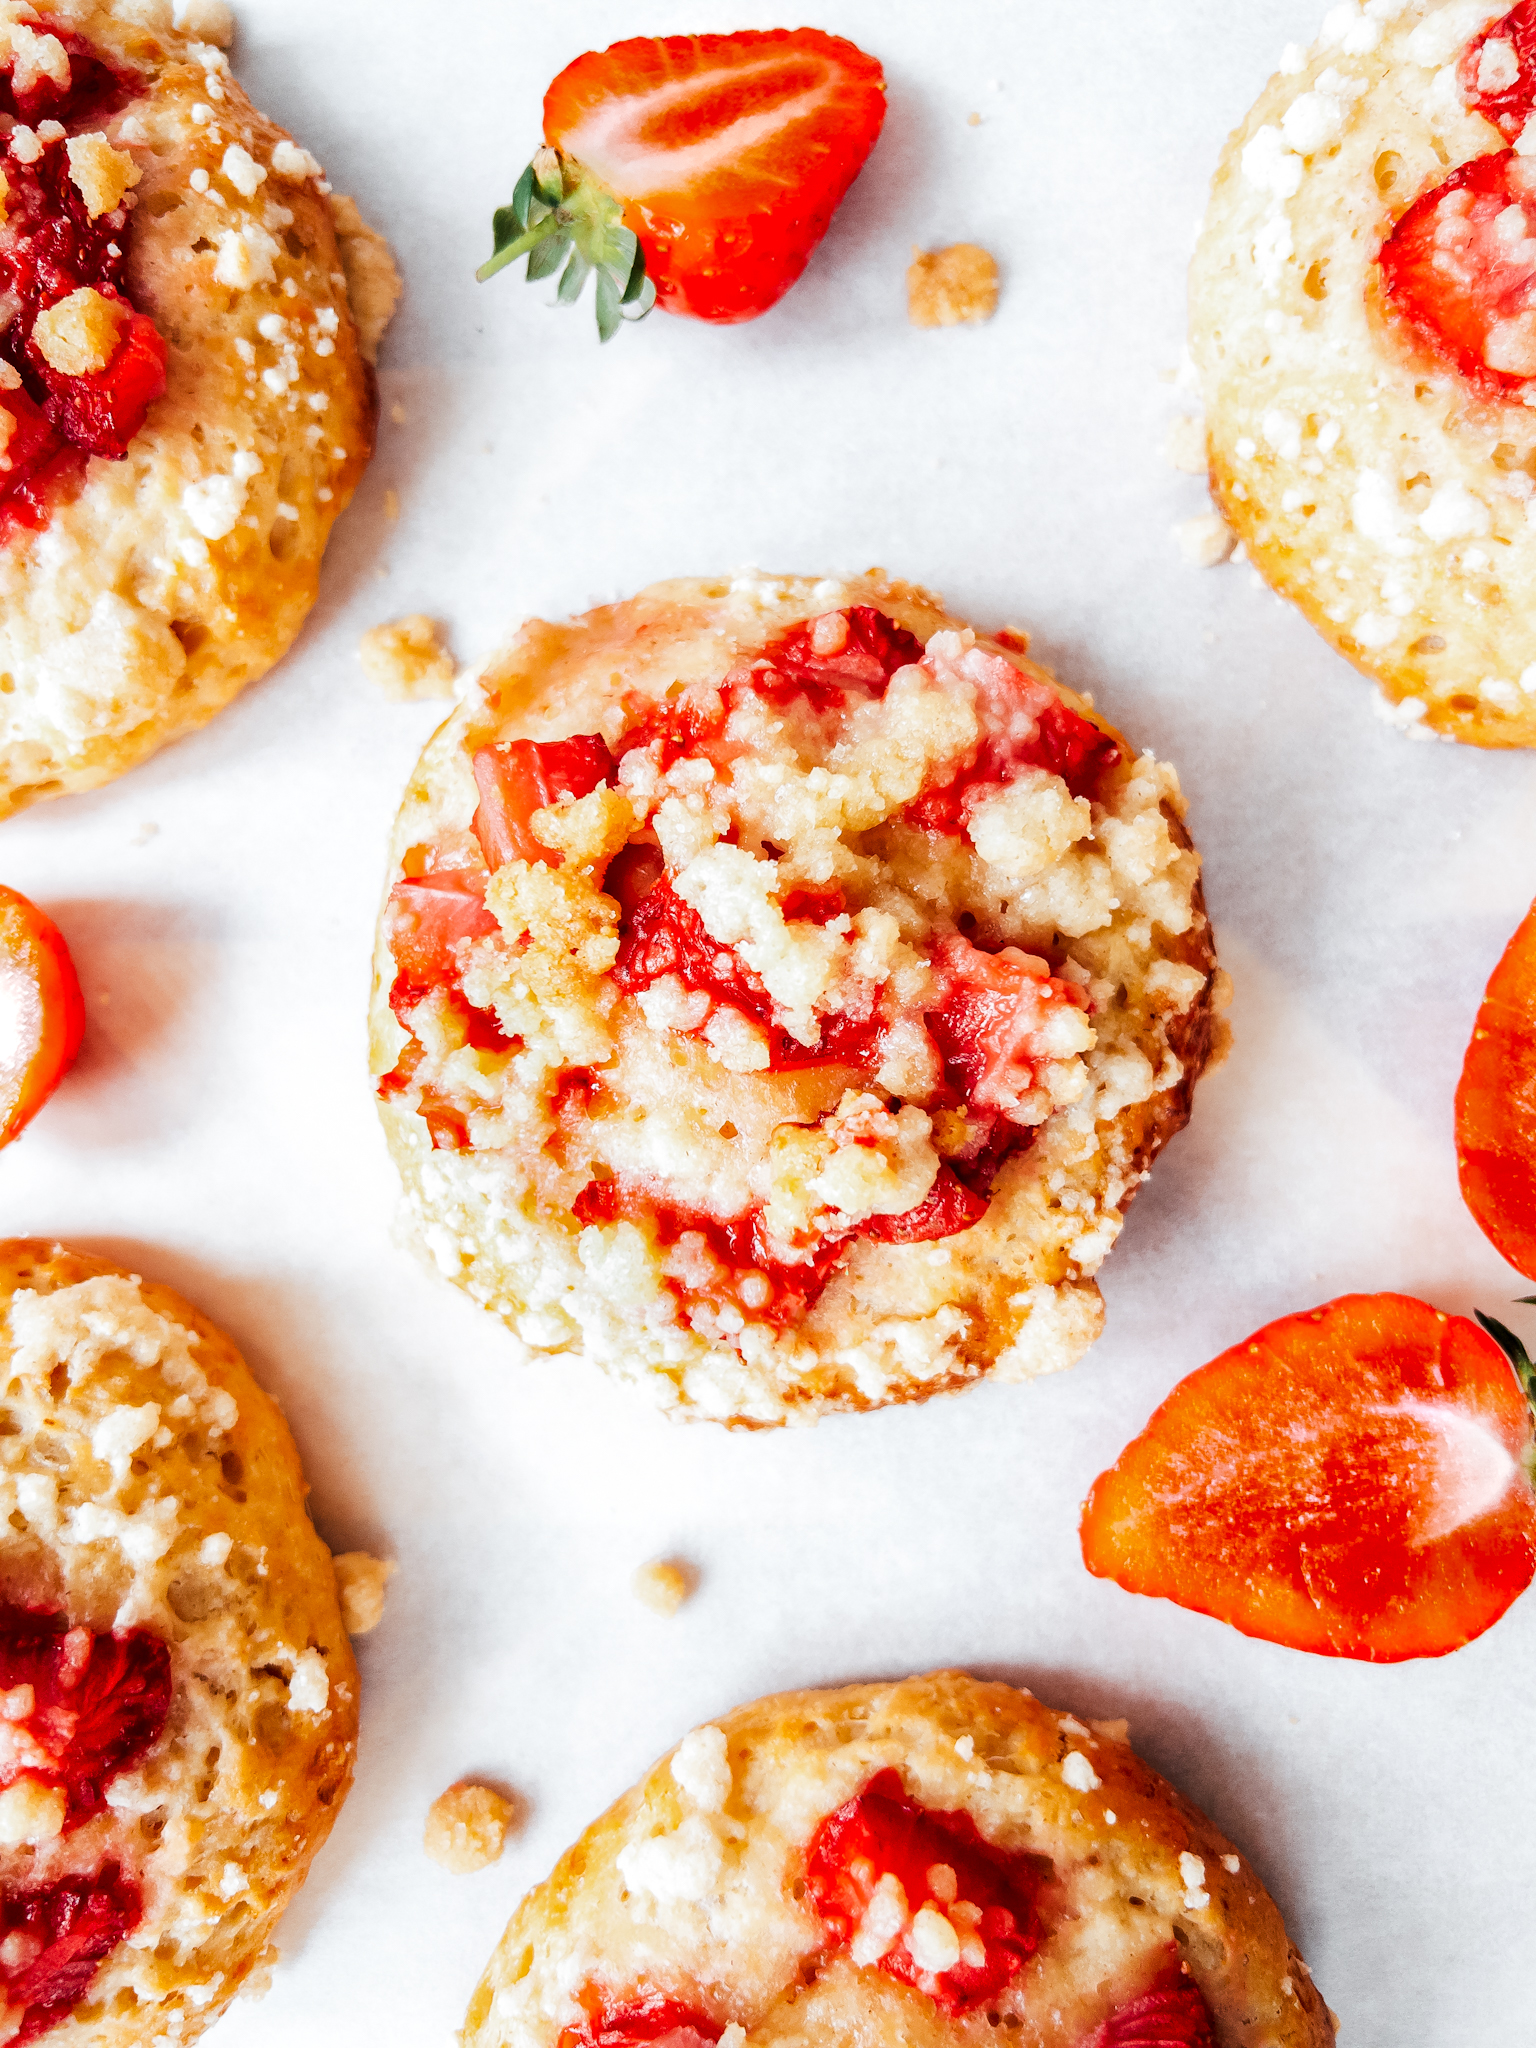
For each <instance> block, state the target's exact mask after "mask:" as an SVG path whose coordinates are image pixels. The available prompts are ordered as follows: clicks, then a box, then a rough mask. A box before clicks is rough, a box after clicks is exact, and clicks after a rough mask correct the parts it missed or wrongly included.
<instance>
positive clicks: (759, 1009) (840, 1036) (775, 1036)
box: [613, 878, 885, 1073]
mask: <svg viewBox="0 0 1536 2048" xmlns="http://www.w3.org/2000/svg"><path fill="white" fill-rule="evenodd" d="M797 896H798V897H800V898H801V899H802V901H804V902H807V903H808V905H809V907H808V908H801V909H798V910H794V911H792V909H791V906H792V905H794V904H795V901H796V897H797ZM831 901H832V898H831V896H830V894H821V893H818V894H816V895H814V896H812V895H811V894H810V892H807V891H798V890H797V891H792V892H791V894H790V895H789V897H788V898H787V899H786V901H785V905H784V911H785V915H786V916H790V915H792V914H793V915H799V916H802V917H805V918H806V919H807V921H808V922H810V923H813V924H824V923H825V922H826V921H827V919H828V918H830V917H837V916H839V915H840V914H841V899H840V898H839V899H838V907H837V908H836V909H834V908H832V907H831ZM620 931H621V936H620V940H619V957H618V959H617V961H616V962H615V963H614V969H613V978H614V980H615V981H616V982H617V983H618V985H619V987H620V988H621V989H624V990H625V991H626V992H628V993H630V994H635V995H638V994H639V992H640V991H641V990H642V989H645V988H649V987H650V985H651V983H652V982H655V981H659V980H660V979H661V978H662V976H663V975H667V974H675V975H676V976H677V978H678V980H679V981H681V982H682V983H683V984H684V986H685V987H687V988H691V989H701V990H703V991H704V993H705V994H707V995H709V996H711V997H712V998H713V999H714V1001H715V1002H717V1003H725V1004H728V1005H729V1006H730V1007H731V1008H732V1009H736V1010H740V1011H742V1012H743V1014H744V1015H746V1016H748V1017H750V1018H752V1019H753V1021H754V1022H755V1023H757V1024H760V1025H762V1027H763V1029H764V1030H765V1031H766V1032H767V1034H768V1065H769V1070H770V1072H772V1073H785V1072H788V1071H789V1070H790V1069H792V1068H795V1067H811V1066H830V1065H834V1064H835V1065H838V1066H851V1067H857V1068H858V1069H859V1070H860V1071H861V1072H866V1073H873V1072H874V1071H875V1070H876V1069H877V1068H878V1067H879V1065H880V1050H879V1047H880V1038H881V1035H882V1033H883V1031H884V1028H885V1026H884V1023H883V1020H882V1019H881V1018H880V1016H879V1015H878V1014H877V1013H876V1012H874V1011H871V1012H870V1013H869V1014H868V1015H867V1016H863V1017H855V1016H852V1015H850V1014H849V1013H847V1012H837V1013H834V1014H832V1015H829V1016H827V1017H825V1018H824V1019H823V1020H822V1026H821V1037H820V1040H819V1041H818V1043H817V1044H816V1045H814V1046H807V1045H802V1044H801V1042H800V1040H799V1039H798V1038H794V1037H792V1036H791V1035H790V1033H789V1032H787V1031H784V1030H782V1029H780V1027H779V1026H777V1025H776V1024H774V1022H773V999H772V997H771V996H770V995H769V993H768V991H767V989H766V988H764V986H763V984H762V982H761V980H760V979H759V978H758V976H757V975H755V974H754V973H753V972H752V970H751V968H750V967H748V966H747V964H746V962H745V961H744V960H742V959H741V957H740V955H739V954H738V953H737V952H736V951H735V949H734V948H733V947H730V946H726V945H722V944H721V942H720V940H718V939H714V938H711V937H710V935H709V933H708V932H707V931H706V930H705V928H704V920H703V919H702V918H701V917H700V916H699V913H698V912H697V911H696V910H695V909H694V908H693V906H692V905H691V904H689V903H685V902H684V901H683V899H682V897H681V896H679V895H678V893H677V891H676V890H675V889H674V888H673V887H672V884H671V882H670V881H669V880H667V879H665V878H663V879H662V880H661V881H658V882H656V883H653V884H652V886H651V888H650V889H649V890H648V891H647V893H646V894H645V896H644V897H643V898H642V899H641V900H640V901H639V902H638V903H637V904H636V905H635V908H634V910H633V911H632V912H631V913H630V914H629V916H628V917H627V918H626V919H625V921H624V923H623V924H622V926H621V927H620ZM699 1029H700V1030H702V1029H703V1026H702V1025H701V1026H700V1027H699Z"/></svg>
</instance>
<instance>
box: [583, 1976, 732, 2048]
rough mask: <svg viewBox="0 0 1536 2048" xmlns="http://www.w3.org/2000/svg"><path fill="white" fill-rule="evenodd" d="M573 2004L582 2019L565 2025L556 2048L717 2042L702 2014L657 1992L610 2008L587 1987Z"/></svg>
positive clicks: (710, 2047)
mask: <svg viewBox="0 0 1536 2048" xmlns="http://www.w3.org/2000/svg"><path fill="white" fill-rule="evenodd" d="M577 2003H578V2004H579V2005H580V2006H581V2007H582V2008H583V2010H584V2011H585V2012H586V2014H587V2018H586V2020H585V2022H584V2023H583V2024H582V2025H581V2026H579V2027H566V2028H565V2029H564V2031H563V2032H562V2033H561V2035H560V2039H559V2042H558V2044H557V2048H641V2044H642V2043H650V2044H653V2048H714V2044H715V2042H716V2041H718V2040H719V2038H720V2033H721V2029H720V2028H719V2027H718V2026H717V2025H716V2024H715V2022H714V2021H713V2020H712V2019H710V2018H709V2017H708V2015H707V2014H705V2013H702V2012H700V2011H699V2010H698V2008H697V2007H696V2006H692V2005H685V2004H684V2003H683V2001H682V2000H681V1999H680V1998H669V1997H668V1996H667V1995H666V1993H665V1992H661V1991H644V1992H640V1993H638V1994H637V1995H636V1996H634V1997H632V1998H629V1999H626V2000H624V2001H622V2002H620V2003H617V2004H614V2003H610V2002H609V2001H608V2000H607V1999H606V1998H605V1997H604V1995H603V1993H602V1992H600V1991H598V1990H596V1989H595V1988H594V1987H593V1986H591V1985H589V1986H588V1987H587V1989H586V1990H585V1991H581V1992H578V1993H577Z"/></svg>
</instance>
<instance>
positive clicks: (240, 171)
mask: <svg viewBox="0 0 1536 2048" xmlns="http://www.w3.org/2000/svg"><path fill="white" fill-rule="evenodd" d="M219 169H220V170H221V171H222V172H223V174H224V176H225V177H226V178H228V180H229V182H230V184H231V185H233V186H234V188H235V190H236V191H237V192H238V193H239V194H240V196H241V198H242V199H254V198H255V197H256V192H257V188H258V187H259V186H261V185H264V184H265V183H266V180H267V174H266V171H265V170H264V168H263V167H262V166H261V165H260V164H259V163H257V161H256V159H255V157H253V156H252V155H251V153H250V151H249V150H248V149H242V148H241V146H240V144H239V143H238V142H232V143H231V144H230V145H229V147H228V149H226V150H225V152H224V158H223V161H222V162H221V163H220V165H219Z"/></svg>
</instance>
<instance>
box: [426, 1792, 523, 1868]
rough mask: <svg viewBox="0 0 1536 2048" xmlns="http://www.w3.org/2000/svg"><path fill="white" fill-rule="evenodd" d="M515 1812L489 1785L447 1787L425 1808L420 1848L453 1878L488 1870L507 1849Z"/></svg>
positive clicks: (512, 1805) (505, 1799)
mask: <svg viewBox="0 0 1536 2048" xmlns="http://www.w3.org/2000/svg"><path fill="white" fill-rule="evenodd" d="M516 1813H517V1807H516V1805H515V1804H514V1802H513V1801H512V1800H510V1799H508V1797H507V1796H506V1794H505V1793H504V1792H496V1791H493V1790H492V1788H491V1787H490V1786H489V1785H467V1784H464V1783H462V1782H461V1783H459V1784H457V1785H450V1786H449V1787H448V1790H447V1791H446V1792H443V1793H440V1794H439V1796H438V1797H437V1798H436V1799H434V1800H433V1802H432V1804H431V1806H430V1807H429V1808H428V1809H427V1825H426V1829H425V1831H424V1833H423V1835H422V1843H423V1846H424V1847H425V1849H426V1852H427V1854H428V1855H429V1856H430V1857H431V1858H432V1861H433V1862H434V1863H440V1864H441V1865H442V1867H443V1869H444V1870H451V1871H452V1872H453V1873H454V1875H455V1876H464V1875H465V1874H466V1873H467V1872H469V1871H471V1870H485V1869H488V1868H489V1866H490V1865H491V1864H493V1863H495V1862H496V1861H497V1860H498V1859H499V1857H500V1855H501V1852H502V1850H503V1849H504V1848H505V1847H506V1845H507V1830H508V1829H509V1828H510V1827H511V1825H512V1822H513V1819H514V1818H515V1816H516Z"/></svg>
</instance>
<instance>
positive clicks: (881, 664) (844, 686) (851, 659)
mask: <svg viewBox="0 0 1536 2048" xmlns="http://www.w3.org/2000/svg"><path fill="white" fill-rule="evenodd" d="M922 658H923V643H922V641H921V640H919V639H918V637H917V635H916V634H915V633H909V632H908V631H907V629H906V627H905V626H898V625H897V623H896V621H895V620H894V619H888V618H887V617H886V615H885V613H884V612H882V611H877V610H876V609H875V607H874V606H873V605H872V604H857V605H851V606H850V607H849V608H848V609H847V610H845V611H840V612H823V613H822V615H821V616H820V618H816V619H807V620H806V621H805V622H804V624H803V625H799V626H792V627H791V628H790V630H789V631H788V632H787V633H785V634H784V635H783V636H782V637H781V638H780V639H778V640H775V641H774V642H773V643H772V644H771V645H770V646H768V647H765V648H764V649H763V651H762V653H761V654H760V655H759V656H758V657H757V660H756V662H754V663H753V668H754V669H755V670H757V671H759V673H757V674H756V675H755V676H754V681H753V687H754V688H755V689H756V690H757V692H758V694H759V695H761V696H764V697H766V698H767V699H768V700H769V702H770V703H775V704H777V703H783V702H785V701H786V700H787V699H788V698H790V697H792V696H795V695H797V694H799V693H801V692H804V693H805V694H807V695H811V696H820V697H823V698H825V699H827V700H829V701H830V702H831V703H832V704H833V705H840V704H842V703H843V702H845V701H846V700H847V697H848V695H849V693H850V690H851V689H856V690H858V691H859V693H860V694H861V695H868V696H870V697H883V696H884V695H885V691H886V685H887V684H888V683H889V682H890V680H891V677H892V676H893V675H895V673H896V671H897V670H898V669H902V668H910V667H912V666H913V665H914V664H915V663H917V662H920V661H921V660H922ZM765 664H766V667H767V669H768V671H770V673H767V674H763V673H761V670H762V669H763V666H764V665H765Z"/></svg>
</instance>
